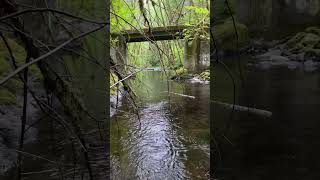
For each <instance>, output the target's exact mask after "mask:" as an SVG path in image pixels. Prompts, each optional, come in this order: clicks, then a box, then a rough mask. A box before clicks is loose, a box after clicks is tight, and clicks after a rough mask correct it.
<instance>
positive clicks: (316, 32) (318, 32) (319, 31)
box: [306, 27, 320, 36]
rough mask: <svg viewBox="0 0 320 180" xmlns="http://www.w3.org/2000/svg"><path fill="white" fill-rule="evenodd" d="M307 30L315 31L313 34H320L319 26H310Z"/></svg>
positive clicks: (309, 31)
mask: <svg viewBox="0 0 320 180" xmlns="http://www.w3.org/2000/svg"><path fill="white" fill-rule="evenodd" d="M306 32H308V33H313V34H316V35H318V36H320V28H318V27H308V28H307V29H306Z"/></svg>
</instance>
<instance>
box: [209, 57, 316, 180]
mask: <svg viewBox="0 0 320 180" xmlns="http://www.w3.org/2000/svg"><path fill="white" fill-rule="evenodd" d="M223 62H224V63H225V64H226V65H227V66H228V67H229V68H230V70H231V71H232V72H233V76H234V77H235V79H236V104H238V105H242V106H249V107H253V108H257V109H262V110H268V111H271V112H272V117H271V118H268V117H263V116H259V115H255V114H252V113H247V112H233V113H232V112H231V110H230V109H226V108H224V107H220V106H218V105H216V106H214V107H212V109H211V110H212V111H213V112H214V119H213V122H214V127H215V128H216V129H217V130H216V131H215V133H214V138H215V140H216V141H215V142H217V143H216V144H215V147H214V149H213V150H212V156H213V157H214V159H215V160H214V161H215V172H214V175H215V178H216V179H219V180H231V179H237V180H270V179H272V180H285V179H290V180H301V179H303V180H315V179H320V173H319V168H320V156H319V151H320V143H319V138H320V132H319V127H320V121H319V120H320V114H319V110H320V73H319V67H314V68H311V69H310V68H308V67H307V68H306V67H305V66H303V65H302V64H300V65H299V66H297V67H296V68H290V67H291V65H294V66H296V63H295V62H292V64H290V62H289V64H277V65H271V66H261V64H259V63H257V60H256V59H253V58H251V57H245V56H243V57H242V59H241V64H242V66H243V74H244V79H245V82H244V86H243V87H242V88H241V84H240V83H239V78H238V77H239V75H238V64H237V60H236V58H226V59H224V60H223ZM213 77H214V84H213V86H214V91H215V94H214V99H215V100H218V101H223V102H228V103H232V102H233V95H232V94H233V86H232V81H231V78H230V76H229V75H228V74H227V73H226V71H225V69H224V68H223V67H222V66H221V65H217V66H216V67H215V71H214V76H213ZM230 116H232V118H230ZM222 132H223V133H222ZM223 134H224V136H223Z"/></svg>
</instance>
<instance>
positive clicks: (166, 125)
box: [111, 72, 209, 180]
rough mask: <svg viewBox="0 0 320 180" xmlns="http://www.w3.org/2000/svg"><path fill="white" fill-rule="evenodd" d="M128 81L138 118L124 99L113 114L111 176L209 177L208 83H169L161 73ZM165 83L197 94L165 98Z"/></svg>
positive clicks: (145, 75)
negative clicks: (134, 95) (131, 87)
mask: <svg viewBox="0 0 320 180" xmlns="http://www.w3.org/2000/svg"><path fill="white" fill-rule="evenodd" d="M131 81H132V83H133V87H134V88H133V89H134V90H135V92H136V94H137V95H138V99H137V100H136V103H137V104H138V105H139V109H138V110H137V112H139V117H140V118H138V116H137V115H136V111H134V110H133V107H132V105H131V104H130V102H129V101H126V99H123V102H122V106H120V107H119V111H118V112H117V113H116V114H115V115H114V116H113V117H112V120H111V161H112V176H113V179H172V180H174V179H209V85H203V84H199V83H194V84H191V83H188V82H176V81H169V82H167V81H166V80H165V76H164V74H163V73H161V72H143V73H142V74H140V76H137V77H136V79H135V80H131ZM139 81H141V82H139ZM138 82H139V83H138ZM168 84H169V87H170V91H172V92H175V93H181V94H186V95H190V96H195V97H196V98H195V99H191V98H186V97H181V96H177V95H173V94H171V95H170V97H168V94H167V93H166V92H165V91H167V90H168V89H167V87H168V86H167V85H168Z"/></svg>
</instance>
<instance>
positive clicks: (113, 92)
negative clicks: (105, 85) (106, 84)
mask: <svg viewBox="0 0 320 180" xmlns="http://www.w3.org/2000/svg"><path fill="white" fill-rule="evenodd" d="M118 81H119V78H118V76H117V75H116V74H114V73H110V86H112V85H113V84H115V83H116V82H118ZM120 87H123V84H122V83H121V82H120V83H119V86H115V87H112V88H110V95H111V96H112V95H116V93H117V91H118V90H119V88H120Z"/></svg>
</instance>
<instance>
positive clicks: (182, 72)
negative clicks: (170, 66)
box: [170, 68, 210, 84]
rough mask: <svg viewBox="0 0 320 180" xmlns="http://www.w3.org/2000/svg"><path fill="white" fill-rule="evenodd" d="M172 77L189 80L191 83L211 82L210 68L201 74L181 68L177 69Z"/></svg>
mask: <svg viewBox="0 0 320 180" xmlns="http://www.w3.org/2000/svg"><path fill="white" fill-rule="evenodd" d="M170 79H171V80H176V81H181V80H188V81H190V82H191V83H203V84H209V83H210V70H205V71H203V72H201V73H199V74H196V73H188V72H187V70H186V69H182V68H180V69H178V70H176V74H175V75H173V76H172V77H171V78H170Z"/></svg>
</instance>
